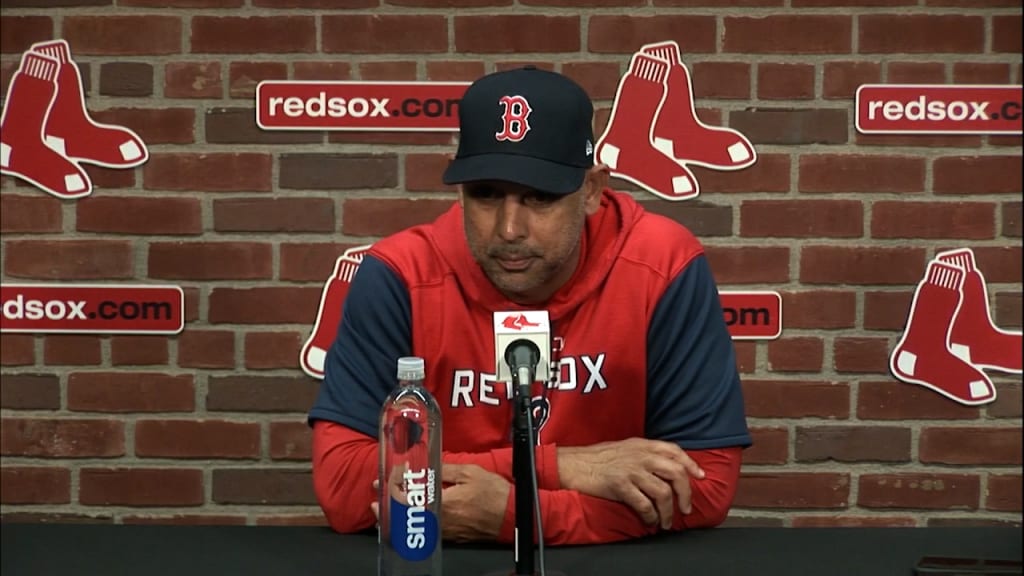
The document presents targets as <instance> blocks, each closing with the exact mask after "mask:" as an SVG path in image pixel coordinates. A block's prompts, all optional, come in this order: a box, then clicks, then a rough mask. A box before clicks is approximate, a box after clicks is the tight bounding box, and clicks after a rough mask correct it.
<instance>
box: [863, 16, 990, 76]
mask: <svg viewBox="0 0 1024 576" xmlns="http://www.w3.org/2000/svg"><path fill="white" fill-rule="evenodd" d="M858 27H859V31H860V34H859V38H858V47H859V50H860V52H861V53H862V54H871V53H881V54H899V53H910V54H914V53H920V54H940V53H969V52H983V51H984V50H985V19H984V18H983V17H981V16H965V15H958V14H863V15H861V16H860V17H859V19H858ZM890 81H892V80H891V79H890Z"/></svg>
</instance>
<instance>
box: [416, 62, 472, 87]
mask: <svg viewBox="0 0 1024 576" xmlns="http://www.w3.org/2000/svg"><path fill="white" fill-rule="evenodd" d="M484 73H485V69H484V63H483V62H481V61H479V60H466V61H462V60H430V61H427V80H430V81H432V82H472V81H473V80H476V79H477V78H479V77H481V76H483V75H484Z"/></svg>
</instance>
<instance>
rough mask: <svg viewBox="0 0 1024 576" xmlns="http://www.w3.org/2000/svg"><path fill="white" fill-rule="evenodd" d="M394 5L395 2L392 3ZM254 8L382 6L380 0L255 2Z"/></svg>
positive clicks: (284, 0)
mask: <svg viewBox="0 0 1024 576" xmlns="http://www.w3.org/2000/svg"><path fill="white" fill-rule="evenodd" d="M390 3H391V4H394V2H390ZM252 5H253V6H263V7H267V8H277V9H280V8H326V9H328V10H334V9H350V8H375V7H377V6H379V5H380V0H253V3H252Z"/></svg>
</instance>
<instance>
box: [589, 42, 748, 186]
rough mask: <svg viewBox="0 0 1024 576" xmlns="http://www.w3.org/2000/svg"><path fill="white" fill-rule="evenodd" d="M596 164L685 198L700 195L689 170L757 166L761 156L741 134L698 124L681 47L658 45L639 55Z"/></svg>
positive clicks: (614, 107) (624, 81) (600, 144)
mask: <svg viewBox="0 0 1024 576" xmlns="http://www.w3.org/2000/svg"><path fill="white" fill-rule="evenodd" d="M597 159H598V161H599V162H601V163H603V164H607V165H608V167H609V168H610V169H611V173H612V175H614V176H616V177H618V178H622V179H624V180H628V181H630V182H633V183H634V184H637V185H638V186H640V187H642V188H644V189H645V190H647V191H648V192H651V193H652V194H654V195H656V196H660V197H662V198H665V199H666V200H686V199H689V198H694V197H696V196H697V195H698V194H699V193H700V186H699V184H698V182H697V179H696V178H695V177H694V175H693V173H692V172H690V170H689V168H688V167H687V166H688V165H690V164H693V165H698V166H704V167H707V168H712V169H716V170H739V169H742V168H746V167H748V166H750V165H751V164H753V163H754V162H756V161H757V153H756V152H755V151H754V147H753V145H751V143H750V141H749V140H747V138H746V137H745V136H743V135H742V134H740V133H739V132H737V131H735V130H732V129H730V128H719V127H714V126H708V125H706V124H704V123H703V122H701V121H700V119H699V118H698V117H697V113H696V110H695V109H694V98H693V83H692V82H691V80H690V72H689V70H687V69H686V67H685V66H684V65H683V64H682V62H681V61H680V56H679V46H678V45H677V44H676V43H675V42H659V43H656V44H647V45H645V46H643V47H642V48H641V49H640V51H639V52H637V53H636V54H634V55H633V58H632V60H631V61H630V65H629V71H628V72H627V73H626V74H625V76H623V77H622V80H620V82H619V87H618V91H617V92H616V94H615V102H614V103H613V104H612V113H611V117H610V118H609V120H608V126H607V128H606V129H605V132H604V134H603V135H602V136H601V137H600V138H599V139H598V144H597Z"/></svg>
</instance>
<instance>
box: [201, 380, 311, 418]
mask: <svg viewBox="0 0 1024 576" xmlns="http://www.w3.org/2000/svg"><path fill="white" fill-rule="evenodd" d="M208 389H209V392H208V393H207V396H206V409H207V410H210V411H226V412H295V413H299V414H302V418H305V414H306V413H307V412H308V411H309V407H310V406H312V405H313V402H314V401H315V400H316V397H317V394H318V393H319V391H320V382H319V381H315V380H313V379H312V378H308V377H295V378H290V377H289V378H285V377H280V376H211V377H210V385H209V387H208Z"/></svg>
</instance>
